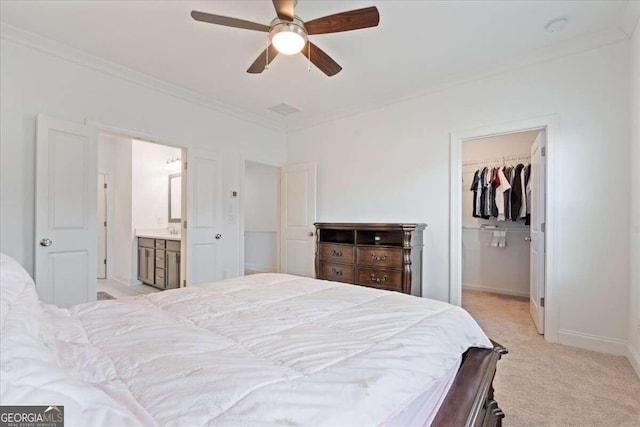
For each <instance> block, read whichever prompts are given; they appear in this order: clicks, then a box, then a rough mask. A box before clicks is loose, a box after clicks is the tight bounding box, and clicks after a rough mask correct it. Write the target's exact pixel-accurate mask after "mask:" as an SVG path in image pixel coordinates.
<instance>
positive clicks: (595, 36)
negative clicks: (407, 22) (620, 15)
mask: <svg viewBox="0 0 640 427" xmlns="http://www.w3.org/2000/svg"><path fill="white" fill-rule="evenodd" d="M628 40H629V34H628V33H627V32H626V31H624V30H623V29H621V28H613V29H609V30H604V31H599V32H595V33H590V34H586V35H583V36H578V37H574V38H572V39H569V40H565V41H563V42H561V43H556V44H554V45H552V46H549V47H546V48H542V49H536V50H532V51H530V52H528V53H527V54H525V55H522V56H520V57H517V58H513V59H511V60H508V61H506V62H504V63H503V64H501V65H499V66H497V67H493V68H490V69H485V70H475V71H474V70H472V71H470V72H469V73H466V74H465V75H461V74H458V75H453V76H450V77H449V78H447V79H445V80H444V81H443V82H440V83H438V84H434V85H431V86H427V87H425V88H422V89H421V90H417V91H414V92H412V93H411V94H410V95H401V96H396V97H391V98H388V99H386V100H384V101H379V102H372V103H368V104H363V105H353V106H350V107H345V108H342V109H339V110H334V111H332V112H328V113H325V114H322V115H315V116H307V117H305V116H302V117H300V116H298V117H296V118H295V120H294V119H293V118H292V119H287V122H286V129H287V133H288V134H289V133H291V132H297V131H301V130H305V129H309V128H313V127H316V126H320V125H323V124H327V123H330V122H334V121H337V120H342V119H346V118H348V117H352V116H356V115H359V114H363V113H368V112H372V111H376V110H380V109H383V108H386V107H389V106H392V105H395V104H401V103H403V102H407V101H410V100H412V99H417V98H422V97H425V96H428V95H431V94H434V93H437V92H442V91H445V90H448V89H452V88H454V87H457V86H461V85H465V84H468V83H472V82H475V81H481V80H486V79H489V78H492V77H495V76H499V75H501V74H507V73H510V72H513V71H516V70H519V69H523V68H527V67H530V66H534V65H537V64H542V63H545V62H553V61H557V60H561V59H563V58H566V57H570V56H573V55H578V54H580V53H584V52H587V51H590V50H595V49H599V48H602V47H605V46H609V45H612V44H616V43H619V42H623V41H628Z"/></svg>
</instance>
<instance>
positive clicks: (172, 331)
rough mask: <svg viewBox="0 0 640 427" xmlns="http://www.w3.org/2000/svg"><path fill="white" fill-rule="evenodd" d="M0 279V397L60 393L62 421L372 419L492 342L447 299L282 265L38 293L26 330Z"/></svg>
mask: <svg viewBox="0 0 640 427" xmlns="http://www.w3.org/2000/svg"><path fill="white" fill-rule="evenodd" d="M3 261H5V260H4V259H3ZM3 281H6V278H5V277H4V273H3ZM4 288H5V283H3V306H2V309H3V310H4V311H7V312H8V313H9V316H8V317H7V316H5V313H3V318H4V320H3V322H2V340H1V344H2V346H1V347H2V348H1V349H2V364H1V369H2V372H1V374H2V376H1V379H2V387H1V390H0V391H1V394H0V403H2V404H3V405H6V404H12V403H19V404H43V405H50V404H58V405H60V404H63V405H65V416H66V421H67V425H68V426H71V425H96V426H97V425H109V426H119V425H161V426H165V425H166V426H178V425H180V426H204V425H221V426H248V425H286V426H311V425H326V426H374V425H380V424H384V423H385V422H387V421H389V420H390V419H391V417H393V416H394V415H396V414H398V413H399V412H401V411H402V410H403V409H404V408H405V407H406V405H408V404H409V403H410V402H411V401H412V400H413V399H414V398H415V397H416V396H418V395H419V394H421V393H423V392H424V391H425V390H428V389H429V388H430V387H431V386H433V385H434V384H436V383H437V382H438V381H440V380H441V379H442V378H444V376H445V375H446V373H447V372H449V371H451V369H452V367H454V366H455V364H456V363H458V362H459V358H460V355H461V354H462V353H463V352H464V351H465V350H466V349H467V348H468V347H472V346H478V347H489V346H490V342H489V340H488V339H487V337H486V336H485V335H484V333H483V332H482V331H481V329H480V328H479V327H478V325H477V324H476V322H475V321H474V320H473V319H472V318H471V317H470V316H469V315H468V314H467V313H466V312H465V311H464V310H462V309H460V308H458V307H454V306H452V305H449V304H446V303H442V302H437V301H433V300H429V299H424V298H416V297H411V296H407V295H403V294H399V293H395V292H387V291H379V290H375V289H368V288H363V287H359V286H354V285H344V284H339V283H334V282H327V281H319V280H313V279H306V278H300V277H295V276H288V275H281V274H261V275H253V276H247V277H242V278H239V279H232V280H227V281H223V282H217V283H212V284H208V285H204V286H197V287H189V288H186V289H179V290H174V291H165V292H162V293H157V294H151V295H146V296H141V297H136V298H128V299H121V300H116V301H98V302H94V303H89V304H82V305H78V306H75V307H72V308H71V309H69V310H62V309H58V308H56V307H54V306H44V305H43V306H42V307H43V312H42V313H35V314H34V313H28V314H29V315H32V314H33V315H35V316H36V317H38V316H41V322H40V324H39V325H36V326H33V325H27V326H28V327H29V328H30V330H29V331H28V332H27V333H24V334H22V335H29V336H30V335H33V337H29V339H25V338H24V337H22V338H21V337H20V334H19V333H17V332H20V323H21V321H20V320H19V318H20V317H21V315H24V314H25V313H24V310H25V308H24V307H23V306H24V305H27V306H28V305H29V304H28V303H26V304H25V303H23V302H21V300H20V298H18V297H16V296H15V293H10V294H7V293H6V292H5V291H4ZM28 299H32V297H29V298H28ZM7 301H8V302H7ZM15 310H18V314H19V315H18V316H17V317H16V316H11V315H12V311H15ZM29 310H30V309H27V311H29ZM13 314H15V313H13ZM16 322H17V323H16ZM35 323H37V322H35ZM16 325H18V327H16ZM21 326H24V325H21ZM31 329H37V331H35V333H34V331H31ZM21 346H27V353H30V354H31V355H27V356H26V358H25V356H24V354H22V349H21Z"/></svg>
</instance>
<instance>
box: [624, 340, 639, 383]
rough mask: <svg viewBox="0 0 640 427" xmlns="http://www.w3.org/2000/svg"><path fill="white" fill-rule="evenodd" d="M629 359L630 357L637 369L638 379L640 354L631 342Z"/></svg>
mask: <svg viewBox="0 0 640 427" xmlns="http://www.w3.org/2000/svg"><path fill="white" fill-rule="evenodd" d="M627 359H629V363H631V366H632V367H633V370H634V371H636V375H637V376H638V379H640V354H638V353H637V352H636V350H635V349H634V348H633V347H632V346H631V344H627Z"/></svg>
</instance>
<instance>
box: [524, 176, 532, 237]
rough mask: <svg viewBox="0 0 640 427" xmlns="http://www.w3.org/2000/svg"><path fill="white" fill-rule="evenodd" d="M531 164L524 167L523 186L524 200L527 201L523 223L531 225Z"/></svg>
mask: <svg viewBox="0 0 640 427" xmlns="http://www.w3.org/2000/svg"><path fill="white" fill-rule="evenodd" d="M529 178H531V165H530V164H529V165H527V167H526V168H524V181H525V183H524V187H525V193H526V196H525V200H526V201H527V210H526V216H525V220H524V223H525V225H531V181H530V179H529Z"/></svg>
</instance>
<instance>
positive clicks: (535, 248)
mask: <svg viewBox="0 0 640 427" xmlns="http://www.w3.org/2000/svg"><path fill="white" fill-rule="evenodd" d="M544 146H545V138H544V131H540V133H539V134H538V137H537V138H536V140H535V141H534V143H533V145H532V146H531V175H530V176H529V182H530V184H531V267H530V268H531V273H530V274H531V278H530V283H529V286H530V293H529V295H530V296H529V312H530V313H531V318H532V319H533V322H534V323H535V325H536V328H537V329H538V332H539V333H541V334H543V333H544V281H545V265H544V258H545V256H544V242H545V238H544V222H545V189H546V187H545V163H544V155H543V154H544V151H543V150H544Z"/></svg>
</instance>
